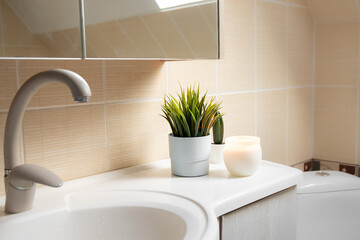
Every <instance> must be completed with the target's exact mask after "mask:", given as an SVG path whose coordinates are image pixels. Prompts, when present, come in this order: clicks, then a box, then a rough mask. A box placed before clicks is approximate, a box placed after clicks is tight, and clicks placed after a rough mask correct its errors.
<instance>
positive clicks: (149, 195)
mask: <svg viewBox="0 0 360 240" xmlns="http://www.w3.org/2000/svg"><path fill="white" fill-rule="evenodd" d="M11 217H12V216H11ZM208 220H209V216H208V215H207V213H206V211H205V210H204V209H203V208H202V207H201V206H200V205H198V204H197V203H196V202H194V201H192V200H189V199H187V198H183V197H180V196H176V195H172V194H167V193H160V192H148V191H96V192H95V191H94V192H84V193H76V194H70V195H67V196H66V207H63V208H60V209H54V210H52V211H51V212H50V211H46V212H35V213H31V212H29V213H27V214H24V216H23V217H20V216H19V215H18V217H15V216H14V218H13V219H11V220H10V219H8V220H7V221H6V222H0V239H7V240H9V239H19V240H20V239H27V240H32V239H34V240H35V239H36V240H42V239H44V240H45V239H46V240H49V239H51V240H57V239H63V240H72V239H74V240H75V239H76V240H82V239H84V240H85V239H86V240H92V239H94V240H95V239H96V240H98V239H106V240H107V239H121V240H122V239H129V240H144V239H148V240H151V239H154V240H155V239H156V240H162V239H164V240H169V239H171V240H175V239H191V240H196V239H204V238H205V236H206V229H207V227H208V226H207V224H208V222H209V221H208Z"/></svg>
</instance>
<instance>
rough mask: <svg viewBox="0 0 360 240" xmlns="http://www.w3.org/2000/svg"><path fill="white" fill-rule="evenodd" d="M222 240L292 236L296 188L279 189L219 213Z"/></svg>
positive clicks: (276, 239)
mask: <svg viewBox="0 0 360 240" xmlns="http://www.w3.org/2000/svg"><path fill="white" fill-rule="evenodd" d="M220 224H221V233H220V239H222V240H293V239H295V237H296V188H295V187H292V188H289V189H286V190H284V191H281V192H278V193H276V194H273V195H271V196H268V197H266V198H263V199H261V200H259V201H256V202H254V203H252V204H249V205H246V206H244V207H242V208H239V209H237V210H235V211H233V212H230V213H228V214H225V215H223V216H221V217H220Z"/></svg>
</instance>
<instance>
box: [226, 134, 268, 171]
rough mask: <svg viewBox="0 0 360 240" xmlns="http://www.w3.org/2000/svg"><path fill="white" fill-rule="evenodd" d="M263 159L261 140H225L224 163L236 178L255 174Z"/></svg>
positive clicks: (235, 137)
mask: <svg viewBox="0 0 360 240" xmlns="http://www.w3.org/2000/svg"><path fill="white" fill-rule="evenodd" d="M261 157H262V152H261V147H260V138H258V137H252V136H234V137H228V138H226V140H225V148H224V162H225V166H226V168H227V169H228V170H229V172H230V173H231V174H233V175H235V176H250V175H252V174H254V172H255V171H256V169H257V168H258V166H259V164H260V160H261Z"/></svg>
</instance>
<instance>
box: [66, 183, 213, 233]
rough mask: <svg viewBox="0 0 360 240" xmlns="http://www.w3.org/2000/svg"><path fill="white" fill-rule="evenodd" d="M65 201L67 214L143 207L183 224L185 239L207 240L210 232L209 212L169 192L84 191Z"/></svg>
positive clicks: (68, 195) (191, 201) (69, 196)
mask: <svg viewBox="0 0 360 240" xmlns="http://www.w3.org/2000/svg"><path fill="white" fill-rule="evenodd" d="M64 198H65V203H66V210H67V211H70V212H76V211H82V210H90V209H91V210H93V209H99V210H100V209H104V208H119V207H120V208H127V207H145V208H153V209H159V210H162V211H167V212H169V213H172V214H175V215H177V216H178V217H180V218H181V219H182V220H183V221H184V223H185V225H186V232H185V237H184V239H206V237H205V236H207V235H208V234H209V230H210V229H211V228H210V227H209V223H210V222H211V217H210V215H211V214H209V211H207V210H206V209H205V208H204V207H203V206H202V205H201V204H199V203H197V202H196V201H194V200H192V199H190V198H187V197H184V196H181V195H177V194H173V193H169V192H162V191H153V190H138V189H135V190H134V189H126V190H124V189H114V190H108V189H107V190H87V191H82V192H76V193H69V194H66V195H65V197H64ZM84 202H85V203H84ZM210 225H211V224H210Z"/></svg>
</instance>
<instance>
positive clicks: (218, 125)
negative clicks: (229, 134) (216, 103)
mask: <svg viewBox="0 0 360 240" xmlns="http://www.w3.org/2000/svg"><path fill="white" fill-rule="evenodd" d="M215 116H220V117H219V118H218V119H217V120H216V121H215V122H214V126H213V139H214V143H215V144H222V143H223V139H224V121H223V118H222V116H223V114H221V113H220V112H219V111H217V112H216V114H215Z"/></svg>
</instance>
